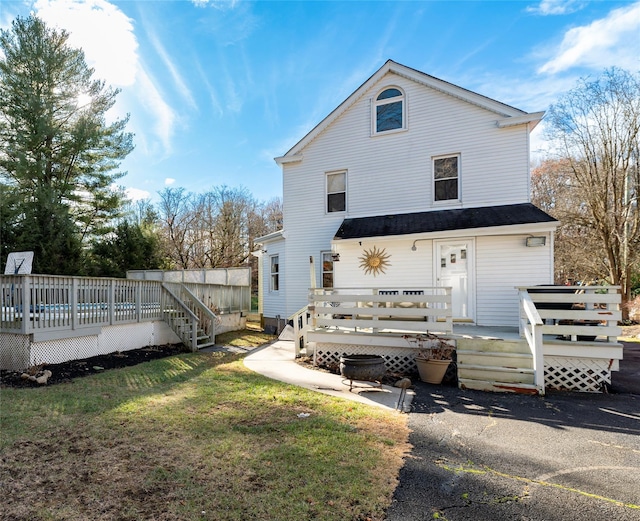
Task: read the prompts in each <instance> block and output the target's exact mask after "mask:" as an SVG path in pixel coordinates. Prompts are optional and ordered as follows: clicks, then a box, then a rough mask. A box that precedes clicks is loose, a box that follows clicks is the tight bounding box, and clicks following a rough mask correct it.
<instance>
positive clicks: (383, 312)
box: [308, 287, 453, 333]
mask: <svg viewBox="0 0 640 521" xmlns="http://www.w3.org/2000/svg"><path fill="white" fill-rule="evenodd" d="M308 308H309V312H310V314H311V325H310V327H311V328H312V329H313V330H314V331H318V330H321V329H341V330H351V331H354V332H356V331H357V332H370V333H385V332H389V333H391V332H415V333H427V332H429V331H435V330H437V331H440V332H444V333H450V332H452V330H453V318H452V308H451V288H442V287H429V288H332V289H327V288H324V289H311V290H309V306H308Z"/></svg>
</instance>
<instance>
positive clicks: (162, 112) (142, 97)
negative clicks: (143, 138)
mask: <svg viewBox="0 0 640 521" xmlns="http://www.w3.org/2000/svg"><path fill="white" fill-rule="evenodd" d="M138 80H139V83H140V89H139V90H138V98H139V101H140V103H141V105H142V106H143V107H144V108H145V109H146V110H147V111H148V112H150V113H151V114H152V115H153V118H154V119H155V125H154V127H153V128H154V132H155V134H156V135H157V136H158V138H159V139H160V141H161V143H162V147H163V149H164V153H165V154H167V153H169V152H170V151H171V138H172V136H173V129H174V126H175V123H176V114H175V112H174V110H173V109H172V108H171V107H170V106H169V105H168V104H167V102H166V101H164V98H163V97H162V95H161V94H160V92H159V91H158V89H157V88H156V86H155V82H154V81H153V79H152V78H151V76H149V74H147V72H146V71H145V70H144V69H142V68H141V69H140V71H139V73H138Z"/></svg>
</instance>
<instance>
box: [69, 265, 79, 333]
mask: <svg viewBox="0 0 640 521" xmlns="http://www.w3.org/2000/svg"><path fill="white" fill-rule="evenodd" d="M70 291H71V295H69V313H70V315H71V316H70V318H71V329H72V330H73V329H76V327H77V325H78V279H76V278H75V277H72V278H71V290H70Z"/></svg>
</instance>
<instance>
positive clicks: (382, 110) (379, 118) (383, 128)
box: [374, 87, 405, 134]
mask: <svg viewBox="0 0 640 521" xmlns="http://www.w3.org/2000/svg"><path fill="white" fill-rule="evenodd" d="M374 109H375V125H376V126H375V133H376V134H378V133H380V132H387V131H389V130H397V129H403V128H405V125H404V94H403V93H402V91H401V90H400V89H397V88H395V87H391V88H388V89H385V90H383V91H382V92H381V93H380V94H378V97H377V98H376V100H375V103H374Z"/></svg>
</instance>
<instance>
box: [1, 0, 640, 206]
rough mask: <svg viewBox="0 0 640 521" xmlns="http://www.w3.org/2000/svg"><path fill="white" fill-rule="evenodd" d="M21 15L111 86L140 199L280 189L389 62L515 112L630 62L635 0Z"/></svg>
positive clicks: (637, 62)
mask: <svg viewBox="0 0 640 521" xmlns="http://www.w3.org/2000/svg"><path fill="white" fill-rule="evenodd" d="M30 12H33V13H35V14H37V15H38V16H40V17H41V18H42V19H44V20H45V21H46V22H47V23H48V24H50V25H52V26H58V27H63V28H65V29H66V30H67V31H69V32H70V33H71V39H70V42H71V44H72V45H73V46H75V47H82V48H83V49H84V51H85V54H86V59H87V62H88V63H89V65H90V66H92V67H94V68H95V71H96V74H95V76H96V77H99V78H102V79H104V80H106V82H107V83H108V84H110V85H112V86H114V87H118V88H120V89H122V92H121V93H120V95H119V96H118V102H117V104H116V106H115V108H114V109H113V110H114V114H115V115H123V114H126V113H130V114H131V119H130V123H129V126H128V130H129V131H131V132H134V133H135V138H134V142H135V145H136V149H135V150H134V151H133V152H132V153H131V154H130V155H129V156H128V158H127V159H126V160H125V161H124V162H123V164H122V168H123V169H124V170H126V171H127V172H128V174H127V176H126V177H124V178H123V179H122V180H121V181H120V184H122V185H123V186H125V187H126V188H127V189H128V192H129V194H130V196H131V197H132V198H145V197H147V198H151V199H152V200H154V199H156V198H157V192H158V191H160V190H162V189H163V188H164V187H166V186H173V187H184V188H185V189H187V190H188V191H192V192H201V191H205V190H208V189H210V188H211V187H213V186H218V185H223V184H224V185H227V186H232V187H236V186H244V187H246V188H248V189H249V190H250V191H251V193H252V194H253V195H254V196H255V197H256V198H257V199H258V200H268V199H271V198H272V197H275V196H280V195H281V191H282V182H281V172H280V168H279V167H278V166H277V165H276V164H275V162H274V161H273V158H274V157H276V156H280V155H283V154H284V153H285V152H286V151H287V150H288V149H289V148H291V147H292V146H293V145H294V144H295V143H296V142H297V141H299V140H300V139H301V138H302V137H304V135H305V134H306V133H307V132H308V131H309V130H311V129H312V128H313V127H314V126H315V125H316V124H317V123H318V122H320V121H321V120H322V119H323V118H324V117H325V116H326V115H328V114H329V113H330V112H331V111H332V110H333V109H334V108H335V107H336V106H338V105H339V104H340V103H341V102H342V101H343V100H344V99H345V98H347V97H348V96H349V94H351V93H352V92H353V91H354V90H355V89H356V88H357V87H359V86H360V85H361V84H362V83H363V82H364V81H365V80H366V79H367V78H368V77H369V76H370V75H371V74H373V73H374V72H375V71H376V70H377V69H378V68H379V67H381V66H382V65H383V63H384V62H385V61H386V60H387V59H392V60H394V61H396V62H399V63H402V64H403V65H407V66H409V67H412V68H415V69H418V70H421V71H423V72H426V73H428V74H431V75H433V76H436V77H438V78H441V79H443V80H446V81H449V82H451V83H455V84H457V85H460V86H461V87H464V88H466V89H470V90H472V91H475V92H478V93H480V94H483V95H485V96H489V97H491V98H494V99H497V100H499V101H501V102H504V103H507V104H510V105H513V106H515V107H517V108H520V109H522V110H526V111H529V112H535V111H538V110H545V109H547V108H548V106H549V104H551V103H553V102H554V101H555V100H556V99H557V98H558V96H560V95H561V94H562V93H563V92H565V91H566V90H568V89H570V88H572V87H574V86H575V82H576V80H577V79H578V78H580V77H584V76H587V75H597V74H599V73H600V72H602V70H603V69H605V68H607V67H611V66H618V67H622V68H625V69H628V70H631V71H638V70H640V1H635V2H634V1H614V0H611V1H580V0H543V1H540V0H531V1H526V0H523V1H395V2H383V1H349V2H342V1H289V2H285V1H270V0H263V1H260V0H259V1H254V2H248V1H213V0H209V1H208V0H194V1H188V0H182V1H168V0H163V1H143V0H139V1H125V2H120V1H107V0H37V1H7V0H2V2H1V4H0V26H1V27H2V28H8V27H9V25H10V23H11V20H12V19H13V18H14V17H15V16H17V15H21V16H26V15H28V14H29V13H30ZM542 127H543V125H541V126H540V127H539V128H538V129H536V131H535V133H534V135H533V137H532V141H533V146H534V148H536V149H541V148H543V146H544V141H543V140H542Z"/></svg>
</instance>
